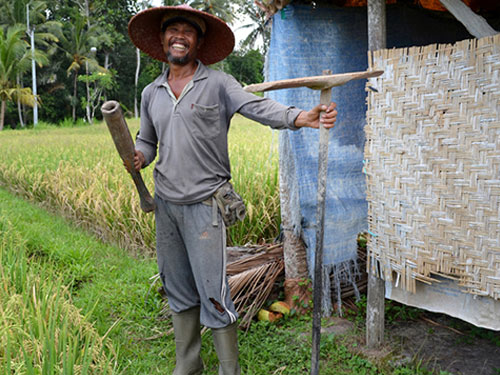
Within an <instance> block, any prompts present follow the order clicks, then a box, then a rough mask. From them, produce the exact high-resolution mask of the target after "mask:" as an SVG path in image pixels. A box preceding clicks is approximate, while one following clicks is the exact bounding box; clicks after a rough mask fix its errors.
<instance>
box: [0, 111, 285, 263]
mask: <svg viewBox="0 0 500 375" xmlns="http://www.w3.org/2000/svg"><path fill="white" fill-rule="evenodd" d="M129 123H130V130H131V133H132V134H135V133H136V132H137V130H138V127H139V124H138V121H136V120H132V121H129ZM273 137H274V139H273ZM229 145H230V146H229V152H230V158H231V162H232V168H233V170H232V177H233V182H234V185H235V187H236V189H237V190H238V192H239V193H240V194H241V195H242V196H243V198H244V200H245V202H246V205H247V211H248V214H247V218H246V219H245V220H244V221H243V222H241V223H238V224H237V225H236V226H234V227H232V228H229V229H228V242H229V244H230V245H243V244H246V243H249V242H250V243H256V242H263V241H269V240H272V239H274V238H275V237H276V236H277V235H278V233H279V223H280V211H279V186H278V154H277V148H278V147H277V134H274V135H273V133H272V131H271V130H270V129H269V128H266V127H263V126H261V125H258V124H255V123H253V122H251V121H249V120H246V119H244V118H243V117H241V116H235V119H234V120H233V122H232V125H231V130H230V132H229ZM0 148H1V149H2V153H0V185H3V186H5V187H6V188H8V189H9V190H11V191H14V192H16V193H17V194H19V195H21V196H23V197H25V198H28V199H30V200H32V201H36V202H39V203H40V204H42V205H43V206H44V207H46V208H48V209H50V210H51V211H53V212H58V213H61V214H63V215H64V216H66V217H68V218H70V219H71V220H72V221H74V222H76V223H77V224H78V225H80V226H82V227H85V228H87V229H89V230H90V231H91V232H93V233H95V234H96V235H97V236H98V237H99V238H101V239H103V240H106V241H109V242H113V243H116V244H118V245H120V246H124V247H127V248H129V249H132V250H134V251H137V252H144V251H146V252H148V253H150V254H152V253H153V252H154V244H155V223H154V215H148V214H144V213H143V212H142V211H141V210H140V207H139V198H138V195H137V193H136V191H135V188H134V186H133V183H132V180H131V178H130V177H129V175H128V174H127V172H126V171H125V168H124V167H123V164H122V161H121V160H120V158H119V156H118V154H117V152H116V150H115V148H114V145H113V142H112V140H111V137H110V135H109V133H108V130H107V128H106V126H105V125H104V124H102V123H101V124H95V125H92V126H82V127H63V128H55V127H54V128H48V127H41V128H35V129H30V130H18V131H16V130H12V131H5V132H2V133H1V134H0ZM152 171H153V166H150V167H148V168H146V169H144V170H143V172H142V173H143V177H144V180H145V181H146V184H147V185H148V186H149V188H150V190H153V185H154V184H153V177H152Z"/></svg>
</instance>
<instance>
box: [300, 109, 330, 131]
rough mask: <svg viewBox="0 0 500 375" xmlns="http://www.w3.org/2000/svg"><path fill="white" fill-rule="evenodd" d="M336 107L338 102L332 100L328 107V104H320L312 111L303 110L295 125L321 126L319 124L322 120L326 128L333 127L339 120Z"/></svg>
mask: <svg viewBox="0 0 500 375" xmlns="http://www.w3.org/2000/svg"><path fill="white" fill-rule="evenodd" d="M336 107H337V104H336V103H334V102H331V103H330V105H328V107H327V106H326V105H322V104H319V105H317V106H316V107H314V108H313V109H311V110H310V111H302V112H300V113H299V115H298V116H297V118H296V119H295V126H296V127H297V128H302V127H308V128H319V124H320V122H321V123H322V124H323V125H324V126H325V128H327V129H330V128H333V127H334V126H335V121H337V110H336V109H335V108H336ZM323 111H324V112H323ZM322 112H323V113H322ZM320 115H321V117H320Z"/></svg>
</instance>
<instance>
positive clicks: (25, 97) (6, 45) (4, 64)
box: [0, 25, 35, 130]
mask: <svg viewBox="0 0 500 375" xmlns="http://www.w3.org/2000/svg"><path fill="white" fill-rule="evenodd" d="M22 33H23V28H22V27H20V26H19V25H14V26H11V27H10V28H8V29H7V30H6V31H4V30H3V28H1V27H0V102H1V107H0V130H2V129H3V127H4V118H5V110H6V104H7V103H6V102H7V101H14V100H19V101H21V102H22V103H24V104H27V105H31V106H33V105H34V102H35V97H34V95H33V93H32V92H31V89H29V88H22V87H20V86H19V85H18V84H17V82H16V78H17V77H18V75H19V74H21V73H23V72H25V71H27V70H28V69H29V68H30V66H31V55H30V54H29V53H28V52H29V51H28V44H27V43H26V42H25V41H24V40H23V39H22Z"/></svg>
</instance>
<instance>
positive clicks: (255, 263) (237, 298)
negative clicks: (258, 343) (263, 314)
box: [227, 244, 285, 329]
mask: <svg viewBox="0 0 500 375" xmlns="http://www.w3.org/2000/svg"><path fill="white" fill-rule="evenodd" d="M261 249H262V250H264V251H262V252H261V253H259V254H256V255H253V256H249V257H246V258H244V259H240V260H237V261H235V262H232V263H230V264H228V266H227V274H228V275H230V277H229V288H230V289H231V297H232V298H233V302H234V305H235V308H236V311H237V312H238V314H240V316H242V318H241V322H240V326H241V327H245V328H247V329H248V327H249V326H250V323H251V321H252V319H253V317H254V316H255V315H256V314H257V312H258V311H259V309H260V308H261V307H262V306H263V305H264V303H265V302H266V300H267V298H268V297H269V295H270V294H271V291H272V289H273V286H274V284H275V282H276V280H277V279H278V277H279V276H282V274H283V271H284V269H285V265H284V261H283V247H282V245H281V244H279V245H272V246H264V247H261Z"/></svg>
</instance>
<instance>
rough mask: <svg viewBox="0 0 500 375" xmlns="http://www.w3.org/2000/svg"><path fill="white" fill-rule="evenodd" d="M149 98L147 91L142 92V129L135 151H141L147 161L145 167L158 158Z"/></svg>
mask: <svg viewBox="0 0 500 375" xmlns="http://www.w3.org/2000/svg"><path fill="white" fill-rule="evenodd" d="M148 104H149V96H148V95H147V91H146V90H144V91H143V92H142V99H141V127H140V129H139V133H138V134H137V137H136V142H135V149H136V150H138V151H141V152H142V153H143V154H144V158H145V159H146V164H145V165H144V167H146V166H148V165H149V164H151V163H152V162H153V160H154V159H155V158H156V151H157V147H158V137H157V135H156V130H155V128H154V125H153V122H152V121H151V117H150V114H149V105H148Z"/></svg>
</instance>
